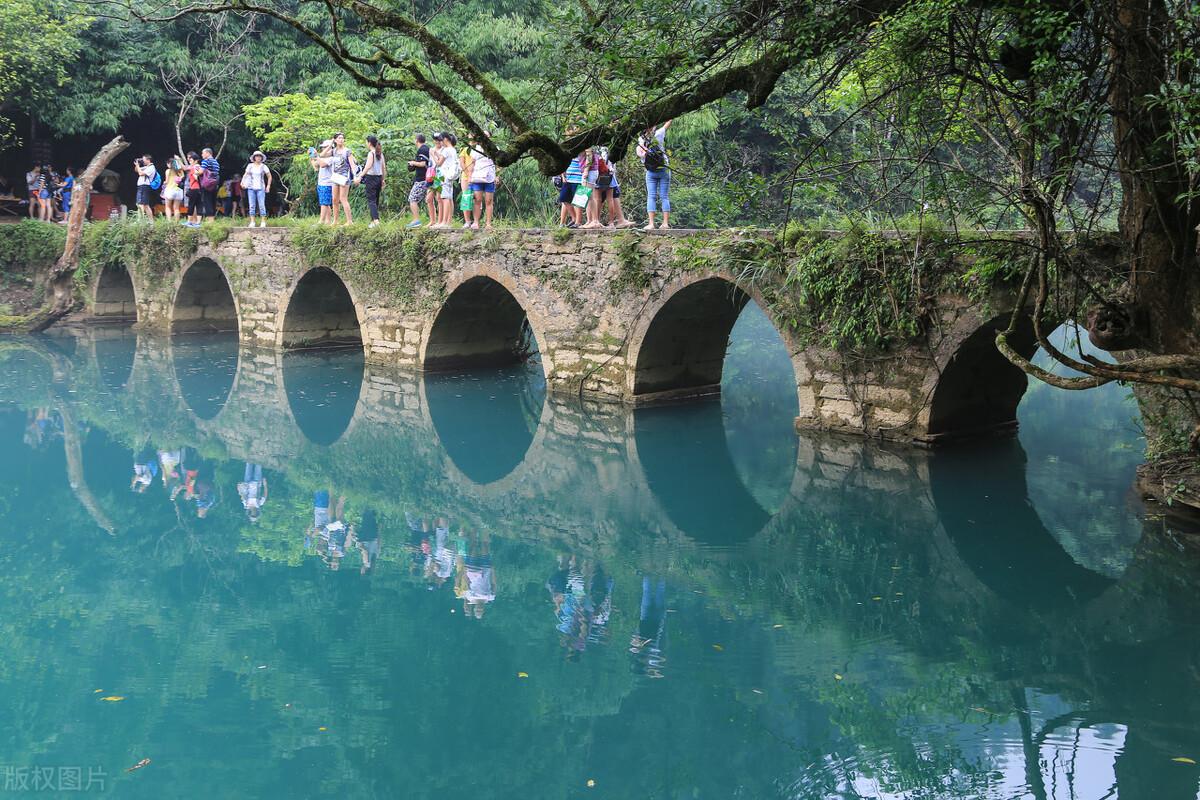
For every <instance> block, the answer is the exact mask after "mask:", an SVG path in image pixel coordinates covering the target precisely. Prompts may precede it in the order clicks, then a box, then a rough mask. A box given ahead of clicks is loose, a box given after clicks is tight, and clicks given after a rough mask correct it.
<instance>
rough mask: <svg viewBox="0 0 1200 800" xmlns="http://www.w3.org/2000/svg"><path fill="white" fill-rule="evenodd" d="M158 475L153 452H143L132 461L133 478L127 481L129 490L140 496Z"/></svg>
mask: <svg viewBox="0 0 1200 800" xmlns="http://www.w3.org/2000/svg"><path fill="white" fill-rule="evenodd" d="M157 475H158V460H157V459H156V458H155V455H154V451H153V450H143V451H142V453H141V454H140V455H139V456H138V457H137V458H135V459H134V460H133V478H131V479H130V481H129V488H130V489H132V490H133V491H135V492H137V493H138V494H142V493H143V492H145V491H146V489H148V488H149V487H150V484H152V483H154V478H155V476H157Z"/></svg>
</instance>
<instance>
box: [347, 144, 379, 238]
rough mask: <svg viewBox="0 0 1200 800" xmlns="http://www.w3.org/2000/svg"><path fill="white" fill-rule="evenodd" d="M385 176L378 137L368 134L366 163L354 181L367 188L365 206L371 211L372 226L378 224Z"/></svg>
mask: <svg viewBox="0 0 1200 800" xmlns="http://www.w3.org/2000/svg"><path fill="white" fill-rule="evenodd" d="M386 177H387V162H386V161H384V158H383V147H382V146H381V145H380V144H379V139H377V138H376V137H374V136H368V137H367V163H366V164H364V165H363V169H362V172H360V173H359V175H358V177H357V178H355V179H354V182H355V183H361V184H362V185H363V188H364V189H366V190H367V208H368V209H370V211H371V225H370V227H372V228H374V227H375V226H376V225H378V224H379V193H380V192H382V191H383V179H384V178H386Z"/></svg>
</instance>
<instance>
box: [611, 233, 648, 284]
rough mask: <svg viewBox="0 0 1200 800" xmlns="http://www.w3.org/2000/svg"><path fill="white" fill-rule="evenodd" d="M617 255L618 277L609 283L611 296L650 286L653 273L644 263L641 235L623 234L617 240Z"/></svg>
mask: <svg viewBox="0 0 1200 800" xmlns="http://www.w3.org/2000/svg"><path fill="white" fill-rule="evenodd" d="M616 256H617V277H616V278H615V279H614V280H612V281H611V282H610V283H609V285H608V293H609V296H611V297H614V298H615V297H619V296H620V295H622V294H623V293H625V292H626V291H641V290H644V289H647V288H649V286H650V278H651V274H650V272H649V271H648V270H647V269H646V266H645V264H644V263H643V258H642V248H641V239H640V237H638V236H635V235H633V234H630V233H625V234H621V236H620V237H619V238H618V239H617V242H616Z"/></svg>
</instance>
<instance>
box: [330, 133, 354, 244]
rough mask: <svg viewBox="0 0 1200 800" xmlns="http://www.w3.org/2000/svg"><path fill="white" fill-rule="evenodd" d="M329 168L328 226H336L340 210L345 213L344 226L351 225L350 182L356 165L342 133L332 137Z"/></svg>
mask: <svg viewBox="0 0 1200 800" xmlns="http://www.w3.org/2000/svg"><path fill="white" fill-rule="evenodd" d="M329 166H330V168H331V169H332V170H333V175H332V176H331V177H332V180H333V211H332V219H331V221H330V224H332V225H337V224H338V209H339V208H341V209H342V211H344V212H346V222H345V224H346V225H351V224H353V222H354V220H353V218H352V217H351V215H350V182H351V181H353V180H354V173H355V172H357V171H358V164H357V163H356V162H355V161H354V153H352V152H350V148H349V147H346V135H345V134H344V133H335V134H334V135H333V156H332V159H331V163H330V165H329Z"/></svg>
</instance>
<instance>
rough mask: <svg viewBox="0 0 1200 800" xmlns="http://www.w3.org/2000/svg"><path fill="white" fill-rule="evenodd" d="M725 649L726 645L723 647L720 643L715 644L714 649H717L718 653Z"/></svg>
mask: <svg viewBox="0 0 1200 800" xmlns="http://www.w3.org/2000/svg"><path fill="white" fill-rule="evenodd" d="M724 649H725V648H724V647H721V645H719V644H714V645H713V650H716V651H717V652H718V653H719V652H721V651H722V650H724Z"/></svg>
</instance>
